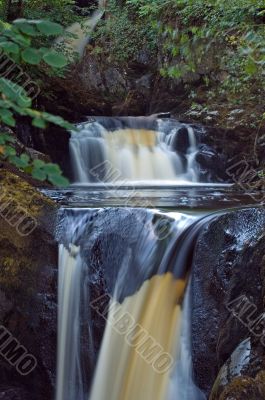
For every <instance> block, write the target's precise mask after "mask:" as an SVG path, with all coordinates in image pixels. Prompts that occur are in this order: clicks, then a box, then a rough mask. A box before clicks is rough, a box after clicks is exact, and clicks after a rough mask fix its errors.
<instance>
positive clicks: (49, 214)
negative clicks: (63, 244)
mask: <svg viewBox="0 0 265 400" xmlns="http://www.w3.org/2000/svg"><path fill="white" fill-rule="evenodd" d="M0 185H1V197H0V209H1V217H0V218H1V232H0V266H1V269H0V301H1V306H0V326H1V332H0V335H1V338H2V339H1V340H3V335H2V334H3V331H2V330H3V328H2V327H4V329H5V330H8V331H9V332H10V334H11V335H12V337H13V338H14V339H15V340H17V342H18V344H19V345H22V346H24V347H25V349H26V351H27V353H28V354H30V355H31V356H33V357H35V358H36V361H37V365H36V367H35V368H34V369H33V370H32V371H31V372H30V373H28V374H27V375H24V376H23V375H21V374H20V373H19V371H18V370H17V369H16V366H17V363H14V365H12V364H11V363H10V362H9V361H7V360H6V359H5V358H3V357H2V351H3V348H4V347H5V346H4V347H1V350H0V354H1V356H0V381H1V386H0V399H5V400H21V399H23V400H31V399H32V400H33V399H38V400H44V399H45V400H52V399H53V398H54V387H55V367H56V331H57V326H56V325H57V287H56V286H57V283H56V282H57V271H56V266H57V245H56V243H55V242H54V240H53V228H54V227H53V222H54V220H55V217H56V206H55V205H54V203H53V202H52V201H50V200H49V199H46V198H45V197H44V196H42V195H41V194H40V193H39V192H37V191H36V190H35V189H34V188H33V187H32V186H30V185H29V184H28V183H26V182H25V181H23V180H22V179H21V178H19V177H17V176H16V175H13V174H11V173H8V172H4V171H1V173H0ZM25 215H27V216H28V218H29V221H30V224H31V225H29V229H28V230H26V225H23V224H24V223H25V224H26V220H23V217H24V216H25ZM19 221H21V222H19ZM35 222H36V224H35ZM31 228H33V229H32V230H31ZM1 343H2V342H1ZM5 343H6V342H5Z"/></svg>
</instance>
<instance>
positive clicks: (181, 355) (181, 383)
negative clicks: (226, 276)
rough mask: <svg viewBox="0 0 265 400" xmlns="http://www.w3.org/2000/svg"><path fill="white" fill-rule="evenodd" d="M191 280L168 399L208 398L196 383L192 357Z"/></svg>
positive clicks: (185, 301)
mask: <svg viewBox="0 0 265 400" xmlns="http://www.w3.org/2000/svg"><path fill="white" fill-rule="evenodd" d="M191 340H192V338H191V282H190V283H189V284H188V287H187V289H186V293H185V298H184V304H183V315H182V320H181V328H180V339H179V343H178V349H177V355H176V364H175V367H174V369H173V371H172V374H171V376H170V379H169V385H168V391H167V396H166V400H206V396H205V394H204V393H203V392H201V391H200V389H199V388H198V387H197V386H196V385H195V384H194V381H193V377H192V357H191Z"/></svg>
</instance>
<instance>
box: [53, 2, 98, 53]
mask: <svg viewBox="0 0 265 400" xmlns="http://www.w3.org/2000/svg"><path fill="white" fill-rule="evenodd" d="M105 4H106V0H98V9H97V10H96V11H94V12H93V14H92V16H90V17H89V18H87V19H85V20H84V21H83V22H81V23H80V22H75V23H74V24H72V25H70V26H68V27H67V28H66V29H65V32H66V34H67V36H66V35H64V36H61V37H58V38H57V39H56V40H55V42H54V44H55V45H56V46H63V48H64V49H66V50H67V51H68V52H69V53H70V54H69V56H70V57H71V58H72V59H73V58H74V54H75V53H76V54H78V55H79V57H80V58H81V57H82V56H83V54H84V52H85V48H86V45H87V44H88V42H89V39H90V35H91V33H92V32H93V31H94V29H95V27H96V26H97V24H98V22H99V21H100V19H101V18H102V16H103V14H104V12H105Z"/></svg>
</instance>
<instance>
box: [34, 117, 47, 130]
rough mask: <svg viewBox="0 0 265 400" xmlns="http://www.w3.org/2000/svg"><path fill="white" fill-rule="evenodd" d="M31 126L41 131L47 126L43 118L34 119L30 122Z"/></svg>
mask: <svg viewBox="0 0 265 400" xmlns="http://www.w3.org/2000/svg"><path fill="white" fill-rule="evenodd" d="M32 125H33V126H36V128H41V129H45V128H46V126H47V124H46V122H45V121H44V119H43V118H34V119H33V120H32Z"/></svg>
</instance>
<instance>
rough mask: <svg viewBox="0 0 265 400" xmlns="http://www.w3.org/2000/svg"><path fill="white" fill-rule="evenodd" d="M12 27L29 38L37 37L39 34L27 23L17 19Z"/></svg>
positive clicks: (24, 20)
mask: <svg viewBox="0 0 265 400" xmlns="http://www.w3.org/2000/svg"><path fill="white" fill-rule="evenodd" d="M13 23H14V25H15V26H16V27H17V28H18V29H19V30H20V31H21V32H22V33H25V34H26V35H29V36H38V35H39V32H38V31H37V30H36V28H35V27H34V26H33V25H31V24H30V23H29V21H27V20H26V19H17V20H15V21H14V22H13Z"/></svg>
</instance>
